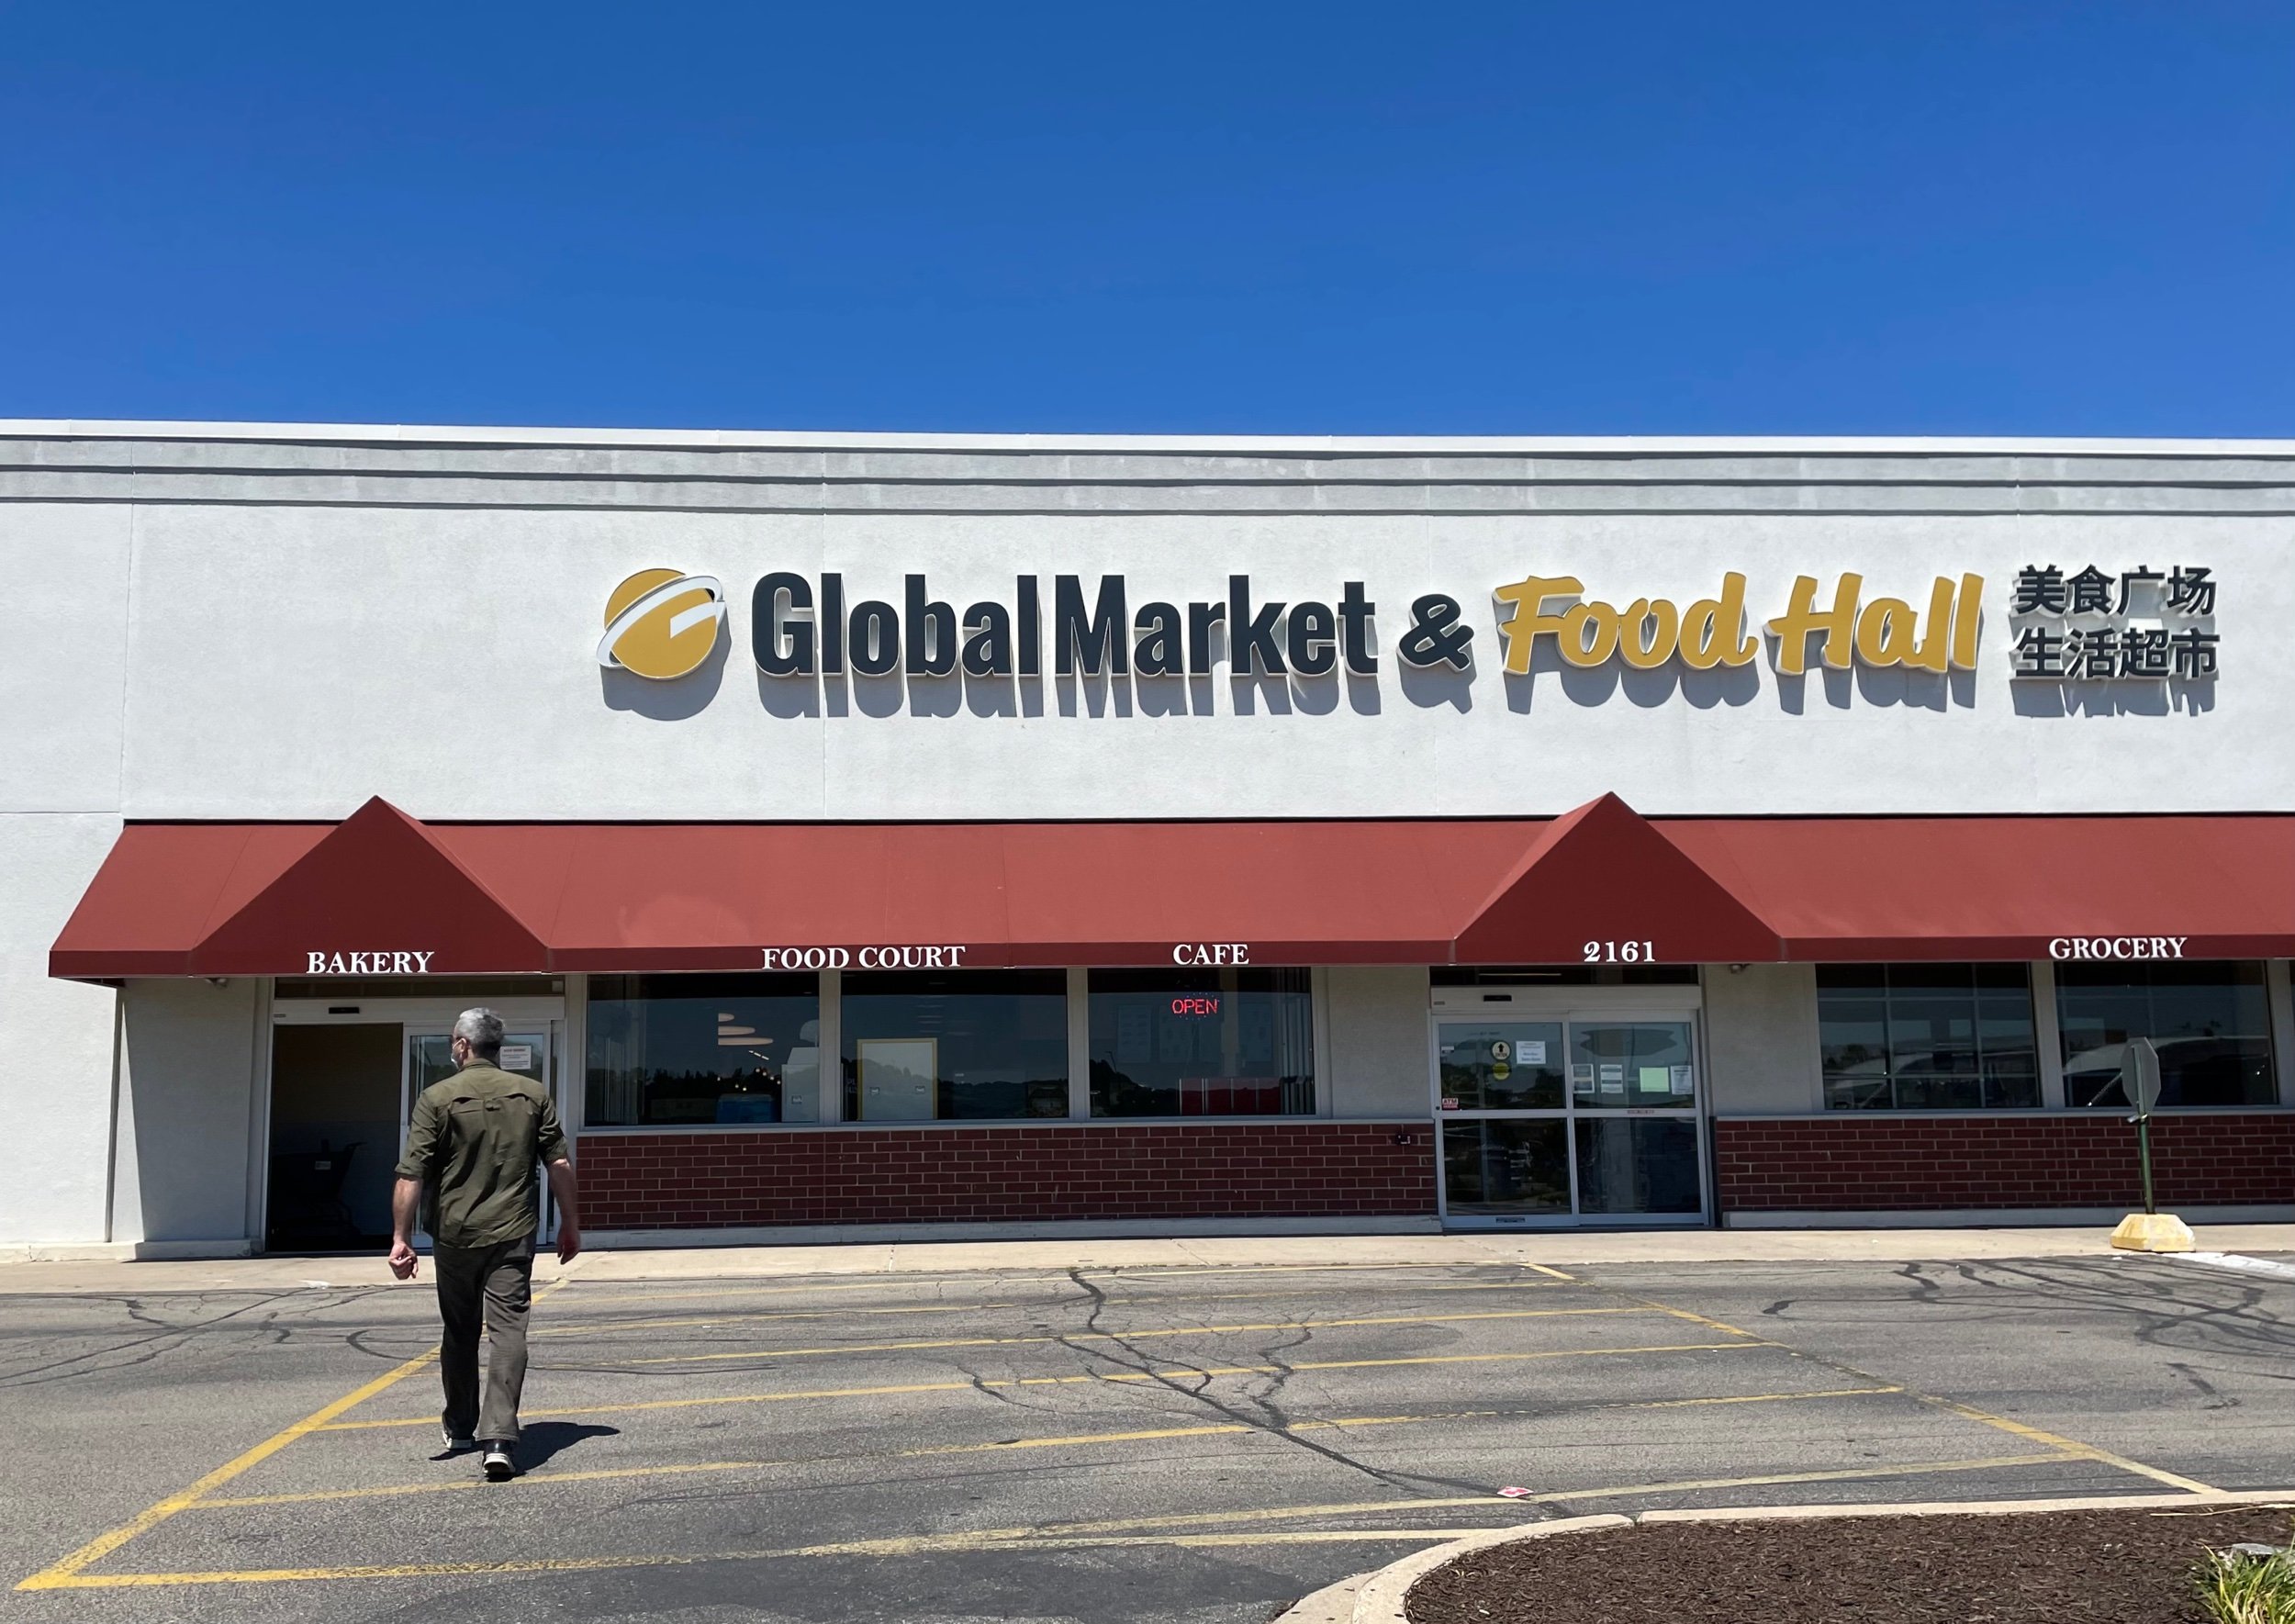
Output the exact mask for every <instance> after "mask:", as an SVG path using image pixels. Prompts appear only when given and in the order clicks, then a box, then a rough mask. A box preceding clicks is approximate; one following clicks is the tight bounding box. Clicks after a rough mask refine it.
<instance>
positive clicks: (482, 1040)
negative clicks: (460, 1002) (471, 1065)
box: [454, 1007, 502, 1060]
mask: <svg viewBox="0 0 2295 1624" xmlns="http://www.w3.org/2000/svg"><path fill="white" fill-rule="evenodd" d="M454 1036H457V1037H459V1038H461V1039H463V1040H464V1041H465V1043H467V1044H469V1045H470V1051H471V1053H473V1054H475V1055H476V1056H477V1057H478V1058H480V1059H481V1060H498V1059H500V1058H502V1017H501V1016H499V1015H498V1014H495V1013H494V1012H493V1011H492V1010H490V1009H486V1008H483V1007H481V1008H478V1009H466V1010H465V1011H463V1013H462V1014H459V1015H456V1016H455V1017H454Z"/></svg>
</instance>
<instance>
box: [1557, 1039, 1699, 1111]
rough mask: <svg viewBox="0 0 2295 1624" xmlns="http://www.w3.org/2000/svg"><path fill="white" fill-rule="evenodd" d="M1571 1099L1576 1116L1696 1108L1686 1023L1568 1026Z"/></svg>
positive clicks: (1693, 1057)
mask: <svg viewBox="0 0 2295 1624" xmlns="http://www.w3.org/2000/svg"><path fill="white" fill-rule="evenodd" d="M1570 1097H1571V1103H1573V1104H1574V1105H1575V1106H1576V1107H1577V1108H1578V1109H1579V1110H1581V1111H1633V1110H1643V1111H1649V1110H1686V1109H1687V1108H1689V1107H1690V1106H1693V1105H1695V1104H1696V1103H1697V1058H1696V1049H1695V1048H1694V1047H1691V1044H1690V1037H1689V1023H1688V1022H1687V1021H1573V1022H1572V1023H1571V1024H1570Z"/></svg>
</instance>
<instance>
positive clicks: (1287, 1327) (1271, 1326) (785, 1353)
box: [621, 1307, 1745, 1364]
mask: <svg viewBox="0 0 2295 1624" xmlns="http://www.w3.org/2000/svg"><path fill="white" fill-rule="evenodd" d="M1651 1312H1662V1310H1651V1309H1649V1308H1643V1307H1632V1308H1497V1309H1493V1310H1491V1311H1490V1312H1488V1313H1486V1314H1394V1315H1382V1316H1377V1317H1375V1318H1369V1319H1277V1320H1267V1321H1263V1322H1260V1323H1258V1324H1252V1325H1183V1326H1169V1327H1159V1328H1157V1329H1154V1330H1139V1331H1067V1332H1061V1333H1058V1334H1054V1335H1047V1336H1038V1337H956V1338H949V1339H947V1340H945V1341H933V1342H848V1343H845V1344H842V1345H840V1346H835V1347H829V1348H757V1349H749V1350H743V1351H741V1352H739V1353H677V1354H666V1355H662V1356H660V1357H657V1358H652V1359H633V1360H626V1361H621V1362H622V1363H626V1364H717V1363H723V1362H727V1361H734V1360H750V1359H813V1358H824V1357H831V1356H834V1355H836V1354H840V1353H902V1352H910V1351H913V1350H919V1349H932V1348H1021V1347H1028V1346H1042V1345H1044V1344H1047V1343H1053V1344H1059V1345H1062V1346H1068V1345H1072V1344H1074V1343H1077V1342H1139V1341H1145V1340H1146V1339H1148V1338H1150V1337H1215V1336H1233V1335H1238V1334H1241V1333H1243V1332H1246V1331H1319V1330H1337V1329H1339V1328H1341V1327H1360V1326H1383V1325H1461V1324H1466V1323H1469V1322H1472V1321H1479V1320H1490V1319H1562V1318H1567V1317H1571V1316H1593V1315H1618V1314H1649V1313H1651ZM1737 1334H1738V1335H1740V1336H1742V1335H1744V1334H1745V1333H1744V1332H1738V1333H1737Z"/></svg>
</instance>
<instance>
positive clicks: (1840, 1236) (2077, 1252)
mask: <svg viewBox="0 0 2295 1624" xmlns="http://www.w3.org/2000/svg"><path fill="white" fill-rule="evenodd" d="M2196 1234H2197V1236H2198V1239H2199V1243H2200V1247H2201V1248H2202V1249H2205V1250H2209V1251H2214V1252H2233V1253H2247V1254H2266V1255H2269V1254H2286V1253H2295V1224H2219V1225H2209V1226H2204V1227H2201V1228H2200V1229H2199V1230H2197V1231H2196ZM2109 1235H2110V1231H2109V1230H2108V1229H2106V1228H2104V1227H2101V1226H2098V1227H2093V1228H2072V1227H2064V1228H2021V1229H1970V1228H1960V1227H1939V1228H1934V1229H1789V1230H1777V1229H1691V1230H1678V1229H1676V1230H1611V1231H1598V1232H1585V1231H1568V1232H1548V1233H1543V1234H1535V1235H1530V1234H1510V1235H1491V1234H1474V1235H1360V1236H1352V1235H1310V1236H1250V1237H1242V1236H1238V1237H1214V1236H1191V1237H1186V1238H1170V1239H1120V1240H1002V1241H914V1242H902V1243H900V1244H897V1245H886V1244H874V1243H865V1242H864V1243H854V1244H849V1245H844V1246H778V1247H771V1246H766V1247H710V1248H700V1247H696V1248H687V1249H667V1248H663V1249H654V1248H644V1249H626V1250H618V1251H593V1252H587V1253H585V1254H584V1255H583V1256H581V1257H580V1258H577V1260H575V1261H574V1263H573V1264H572V1265H571V1266H570V1267H567V1268H564V1269H561V1268H560V1267H559V1265H558V1262H557V1260H555V1259H554V1258H550V1257H546V1256H545V1257H544V1258H543V1259H542V1260H540V1261H538V1262H537V1263H536V1265H535V1268H534V1278H535V1280H536V1281H537V1282H543V1281H551V1280H555V1279H557V1278H558V1277H559V1276H560V1275H562V1274H566V1275H572V1276H574V1277H575V1278H576V1279H577V1280H582V1281H599V1282H618V1281H649V1280H696V1279H755V1278H761V1277H772V1276H798V1275H823V1274H940V1273H951V1272H959V1271H976V1270H978V1271H1002V1272H1009V1273H1039V1274H1042V1273H1058V1272H1061V1271H1066V1270H1069V1269H1089V1270H1095V1271H1096V1270H1109V1269H1206V1268H1259V1269H1331V1268H1377V1267H1381V1266H1385V1267H1408V1266H1411V1265H1427V1266H1431V1265H1439V1264H1450V1265H1457V1264H1474V1263H1493V1264H1515V1265H1517V1266H1521V1265H1535V1264H1540V1263H1542V1264H1546V1265H1548V1266H1550V1267H1553V1268H1567V1267H1569V1266H1571V1265H1573V1264H1603V1263H1673V1264H1696V1263H1792V1262H1834V1261H1838V1262H1953V1261H1958V1260H1978V1259H1985V1258H2063V1257H2103V1256H2108V1255H2110V1251H2111V1248H2110V1241H2109ZM2121 1255H2122V1256H2127V1255H2131V1254H2125V1253H2123V1254H2121ZM429 1272H430V1271H429V1270H428V1268H427V1267H426V1268H425V1269H424V1271H423V1280H424V1282H425V1289H427V1282H428V1279H429ZM394 1283H396V1282H393V1281H392V1280H391V1278H390V1271H388V1270H387V1269H386V1268H385V1267H384V1264H383V1260H382V1257H381V1256H380V1254H379V1253H378V1254H376V1255H375V1256H372V1257H353V1256H334V1257H274V1258H233V1259H210V1260H164V1261H162V1260H144V1261H136V1262H123V1261H100V1262H84V1261H83V1262H10V1263H0V1295H10V1294H39V1293H65V1294H110V1295H124V1294H150V1293H166V1292H179V1293H180V1292H218V1291H244V1292H276V1291H293V1290H296V1289H297V1288H298V1287H317V1286H328V1287H335V1288H341V1287H346V1286H364V1285H375V1286H380V1285H390V1284H394Z"/></svg>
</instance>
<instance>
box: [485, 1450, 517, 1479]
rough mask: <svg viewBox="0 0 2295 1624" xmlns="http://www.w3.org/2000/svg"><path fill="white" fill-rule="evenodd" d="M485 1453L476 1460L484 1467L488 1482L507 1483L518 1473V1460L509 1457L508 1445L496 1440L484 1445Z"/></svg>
mask: <svg viewBox="0 0 2295 1624" xmlns="http://www.w3.org/2000/svg"><path fill="white" fill-rule="evenodd" d="M486 1451H487V1452H486V1455H485V1457H484V1458H483V1459H481V1460H480V1462H478V1463H479V1464H480V1465H481V1466H483V1467H485V1468H486V1474H487V1482H488V1483H508V1482H509V1480H510V1479H511V1478H513V1477H516V1476H517V1475H518V1462H515V1461H513V1460H511V1459H510V1446H509V1445H508V1444H506V1443H503V1442H500V1441H498V1440H497V1441H496V1442H493V1443H489V1444H487V1446H486Z"/></svg>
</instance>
